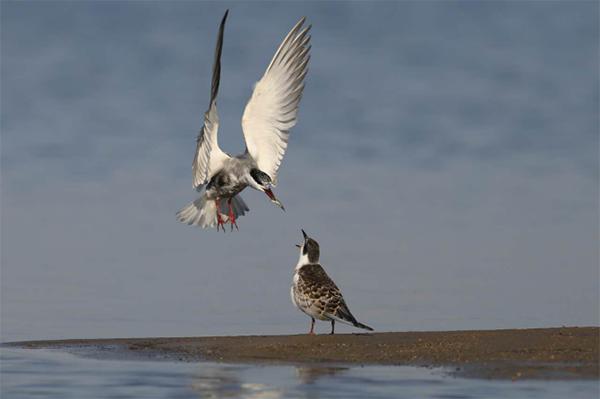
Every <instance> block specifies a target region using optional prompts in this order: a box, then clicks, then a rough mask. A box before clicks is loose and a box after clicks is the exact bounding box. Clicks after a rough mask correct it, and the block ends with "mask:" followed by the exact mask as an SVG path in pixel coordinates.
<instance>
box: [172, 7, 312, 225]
mask: <svg viewBox="0 0 600 399" xmlns="http://www.w3.org/2000/svg"><path fill="white" fill-rule="evenodd" d="M228 13H229V10H227V11H226V12H225V15H224V16H223V19H222V21H221V25H220V27H219V37H218V39H217V46H216V49H215V61H214V64H213V76H212V85H211V91H210V105H209V108H208V111H206V113H205V114H204V127H203V128H202V130H201V131H200V134H199V135H198V138H197V144H196V154H195V156H194V161H193V163H192V175H193V185H194V187H195V188H196V190H197V191H201V192H202V194H201V196H200V198H198V199H196V200H195V201H194V202H191V203H190V204H188V205H187V206H186V207H184V208H183V209H182V210H180V211H179V212H177V219H178V220H179V221H180V222H183V223H187V224H189V225H196V226H201V227H204V228H207V227H213V226H215V225H216V226H217V230H218V229H219V227H223V231H225V227H224V224H225V223H227V222H229V223H231V229H232V230H233V226H235V227H236V228H237V223H236V219H237V218H238V217H239V216H241V215H244V214H245V213H246V211H248V210H249V209H248V207H247V206H246V203H245V202H244V200H242V197H241V196H240V195H239V193H240V192H241V191H242V190H244V189H245V188H246V187H248V186H250V187H252V188H254V189H255V190H258V191H262V192H264V193H265V194H266V195H267V196H268V197H269V199H270V200H271V202H273V203H274V204H276V205H277V206H279V207H280V208H281V209H283V210H285V209H284V207H283V205H282V204H281V202H280V201H279V200H278V199H277V198H276V197H275V194H273V191H272V188H273V187H274V186H275V185H276V184H277V170H278V169H279V165H280V164H281V160H282V158H283V155H284V154H285V150H286V148H287V143H288V138H289V133H290V129H291V128H292V127H293V126H294V125H295V124H296V117H297V114H298V105H299V103H300V98H301V97H302V91H303V89H304V78H305V76H306V73H307V72H308V67H307V66H308V61H309V59H310V54H309V51H310V45H309V42H310V35H309V34H308V32H309V30H310V28H311V26H310V25H309V26H307V27H303V25H304V21H305V18H302V19H300V21H298V23H297V24H296V25H295V26H294V27H293V28H292V30H291V31H290V32H289V33H288V34H287V36H286V37H285V38H284V39H283V42H282V43H281V45H280V46H279V48H278V49H277V51H276V52H275V55H274V56H273V59H272V60H271V62H270V63H269V66H268V67H267V70H266V71H265V73H264V75H263V76H262V78H261V79H260V80H259V81H258V82H257V83H256V85H255V86H254V92H253V93H252V96H251V97H250V100H249V101H248V103H247V104H246V108H245V110H244V114H243V116H242V130H243V133H244V139H245V141H246V151H245V152H244V153H243V154H240V155H237V156H230V155H229V154H227V153H225V152H223V151H222V150H221V149H220V148H219V144H218V143H217V131H218V128H219V116H218V114H217V102H216V100H217V93H218V91H219V80H220V77H221V51H222V48H223V31H224V28H225V21H226V20H227V14H228Z"/></svg>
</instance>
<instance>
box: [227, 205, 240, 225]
mask: <svg viewBox="0 0 600 399" xmlns="http://www.w3.org/2000/svg"><path fill="white" fill-rule="evenodd" d="M232 200H233V197H231V198H229V199H228V200H227V204H228V205H229V222H230V223H231V231H233V226H235V228H236V229H237V230H239V229H240V228H239V227H238V225H237V222H236V221H235V215H234V213H233V207H232V206H231V201H232Z"/></svg>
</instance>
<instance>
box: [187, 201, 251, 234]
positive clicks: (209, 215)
mask: <svg viewBox="0 0 600 399" xmlns="http://www.w3.org/2000/svg"><path fill="white" fill-rule="evenodd" d="M219 205H220V206H221V218H222V219H223V222H225V223H226V222H228V221H229V217H228V215H229V205H228V204H227V200H226V199H223V200H222V201H220V203H219ZM231 207H232V209H233V214H234V215H235V218H236V219H237V218H238V217H239V216H242V215H244V214H246V212H247V211H249V210H250V209H248V206H246V203H245V202H244V200H243V199H242V197H241V196H240V195H236V196H235V197H233V198H232V200H231ZM177 220H179V221H180V222H181V223H186V224H189V225H194V226H200V227H202V228H208V227H215V226H216V225H217V204H216V202H215V201H214V200H209V199H208V198H206V193H202V196H201V197H200V198H198V199H197V200H196V201H194V202H190V203H189V204H188V205H186V206H185V207H184V208H183V209H182V210H180V211H179V212H177Z"/></svg>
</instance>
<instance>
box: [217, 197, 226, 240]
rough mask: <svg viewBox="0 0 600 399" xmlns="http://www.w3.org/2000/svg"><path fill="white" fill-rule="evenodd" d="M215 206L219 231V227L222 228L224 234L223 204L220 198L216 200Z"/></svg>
mask: <svg viewBox="0 0 600 399" xmlns="http://www.w3.org/2000/svg"><path fill="white" fill-rule="evenodd" d="M215 204H217V231H219V226H221V227H222V228H223V233H224V232H225V225H223V218H222V217H221V204H220V201H219V198H218V197H217V198H215Z"/></svg>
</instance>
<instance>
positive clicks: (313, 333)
mask: <svg viewBox="0 0 600 399" xmlns="http://www.w3.org/2000/svg"><path fill="white" fill-rule="evenodd" d="M310 320H311V321H310V331H309V332H308V333H309V334H310V335H315V319H314V318H312V317H311V318H310Z"/></svg>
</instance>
